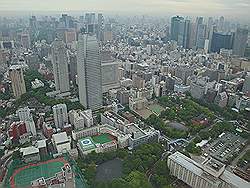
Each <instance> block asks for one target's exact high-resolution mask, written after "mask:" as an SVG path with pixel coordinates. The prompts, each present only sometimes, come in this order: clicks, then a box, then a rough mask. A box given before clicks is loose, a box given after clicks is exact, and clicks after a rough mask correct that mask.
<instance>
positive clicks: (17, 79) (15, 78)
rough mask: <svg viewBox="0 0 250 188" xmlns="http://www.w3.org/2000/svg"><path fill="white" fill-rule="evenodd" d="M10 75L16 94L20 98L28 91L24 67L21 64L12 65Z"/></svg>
mask: <svg viewBox="0 0 250 188" xmlns="http://www.w3.org/2000/svg"><path fill="white" fill-rule="evenodd" d="M9 76H10V80H11V86H12V90H13V93H14V96H15V97H16V98H19V97H20V96H21V95H22V94H24V93H26V87H25V82H24V76H23V70H22V67H21V66H20V65H12V66H11V67H10V69H9Z"/></svg>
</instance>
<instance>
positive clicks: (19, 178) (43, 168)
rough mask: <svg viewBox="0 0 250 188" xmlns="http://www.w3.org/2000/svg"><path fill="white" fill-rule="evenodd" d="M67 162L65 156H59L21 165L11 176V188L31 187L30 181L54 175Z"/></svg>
mask: <svg viewBox="0 0 250 188" xmlns="http://www.w3.org/2000/svg"><path fill="white" fill-rule="evenodd" d="M66 162H67V161H66V160H65V159H64V158H57V159H52V160H49V161H45V162H40V163H36V164H30V165H27V166H24V167H21V168H19V169H17V170H15V172H14V173H13V175H12V176H11V177H10V186H11V188H19V187H22V188H26V187H30V183H31V181H33V180H36V179H38V178H41V177H44V178H48V177H52V176H54V175H55V174H56V173H57V172H59V171H61V167H62V166H63V165H64V164H65V163H66Z"/></svg>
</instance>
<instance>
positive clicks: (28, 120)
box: [16, 107, 36, 136]
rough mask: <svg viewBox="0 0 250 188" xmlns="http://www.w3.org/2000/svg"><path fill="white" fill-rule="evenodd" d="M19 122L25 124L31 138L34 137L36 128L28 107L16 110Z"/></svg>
mask: <svg viewBox="0 0 250 188" xmlns="http://www.w3.org/2000/svg"><path fill="white" fill-rule="evenodd" d="M16 114H17V115H18V117H19V119H20V121H23V122H25V125H26V130H27V131H28V132H30V133H31V134H32V135H33V136H36V126H35V122H34V120H33V117H32V115H31V113H30V109H29V107H24V108H20V109H18V110H17V112H16Z"/></svg>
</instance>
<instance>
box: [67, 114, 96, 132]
mask: <svg viewBox="0 0 250 188" xmlns="http://www.w3.org/2000/svg"><path fill="white" fill-rule="evenodd" d="M69 121H70V123H71V124H72V125H74V129H75V130H81V129H83V128H86V127H91V126H93V124H94V120H93V116H92V110H90V109H89V110H84V111H81V110H71V111H70V112H69Z"/></svg>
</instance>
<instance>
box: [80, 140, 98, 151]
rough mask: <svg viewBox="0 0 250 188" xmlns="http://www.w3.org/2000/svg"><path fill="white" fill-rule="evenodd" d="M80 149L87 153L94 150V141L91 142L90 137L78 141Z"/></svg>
mask: <svg viewBox="0 0 250 188" xmlns="http://www.w3.org/2000/svg"><path fill="white" fill-rule="evenodd" d="M78 143H79V145H80V147H81V148H82V149H83V150H84V151H87V150H91V149H95V148H96V146H95V144H94V141H93V140H92V138H91V137H85V138H83V139H80V140H79V141H78Z"/></svg>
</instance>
